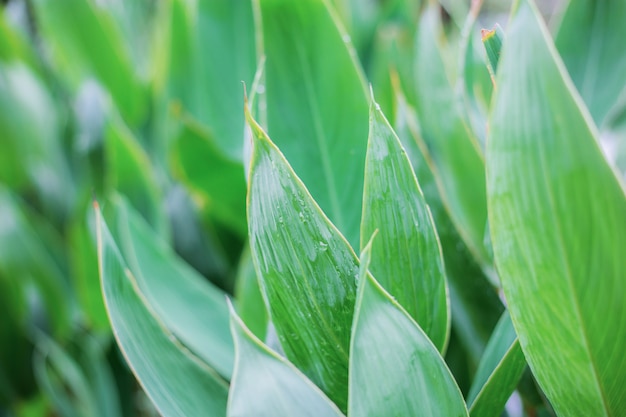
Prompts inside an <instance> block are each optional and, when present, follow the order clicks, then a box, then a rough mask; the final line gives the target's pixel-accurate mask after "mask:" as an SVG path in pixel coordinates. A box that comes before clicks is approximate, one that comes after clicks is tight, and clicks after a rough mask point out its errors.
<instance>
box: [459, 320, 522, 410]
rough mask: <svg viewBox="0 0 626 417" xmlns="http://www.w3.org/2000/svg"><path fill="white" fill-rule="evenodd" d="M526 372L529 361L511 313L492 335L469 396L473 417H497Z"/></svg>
mask: <svg viewBox="0 0 626 417" xmlns="http://www.w3.org/2000/svg"><path fill="white" fill-rule="evenodd" d="M525 368H526V359H525V358H524V353H522V349H521V348H520V345H519V341H518V340H517V334H516V333H515V329H514V328H513V322H512V321H511V316H510V315H509V313H508V311H505V312H504V314H502V317H501V318H500V321H499V322H498V325H497V326H496V328H495V329H494V331H493V334H492V335H491V339H490V340H489V344H488V345H487V348H486V349H485V353H484V354H483V357H482V359H481V361H480V364H479V365H478V370H477V371H476V376H474V382H472V387H471V388H470V391H469V394H467V405H468V406H469V407H470V416H475V417H498V416H500V415H502V411H503V410H504V406H505V405H506V402H507V400H508V399H509V397H510V396H511V394H512V393H513V391H515V387H516V386H517V383H518V382H519V381H520V379H521V377H522V373H523V372H524V369H525Z"/></svg>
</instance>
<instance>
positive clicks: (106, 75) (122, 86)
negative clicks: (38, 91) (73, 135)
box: [33, 0, 147, 126]
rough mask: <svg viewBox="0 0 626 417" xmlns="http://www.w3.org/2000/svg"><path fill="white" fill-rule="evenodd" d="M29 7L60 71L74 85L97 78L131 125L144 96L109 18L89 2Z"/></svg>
mask: <svg viewBox="0 0 626 417" xmlns="http://www.w3.org/2000/svg"><path fill="white" fill-rule="evenodd" d="M33 3H34V7H35V17H36V20H37V24H38V25H37V27H38V28H39V29H40V30H41V32H42V34H43V39H44V40H45V44H46V46H47V47H48V48H49V49H50V52H51V56H52V58H53V62H54V63H55V64H56V66H57V67H58V68H59V69H60V70H61V71H60V73H61V74H63V76H65V77H67V78H69V81H70V82H72V83H73V85H74V86H78V84H79V83H80V82H81V81H83V80H84V78H85V77H88V76H95V77H97V78H98V80H99V81H100V82H101V83H102V85H104V86H105V87H106V89H107V90H108V91H109V92H110V93H111V96H112V98H113V101H114V102H115V104H116V106H117V107H118V109H119V110H120V112H121V113H122V115H123V116H124V118H125V120H126V121H128V122H129V123H130V124H131V125H132V126H136V125H137V124H138V123H139V122H140V121H141V119H142V117H143V115H144V113H145V111H146V101H147V100H146V95H145V94H144V86H143V85H142V83H141V82H140V80H139V78H138V77H137V74H136V73H135V70H134V67H133V63H132V61H131V59H130V53H129V51H128V49H127V47H126V44H125V41H124V39H123V36H122V33H121V31H120V29H119V27H118V26H117V25H116V24H115V21H114V20H113V18H112V16H111V15H110V14H109V13H107V11H106V10H105V9H104V8H102V7H100V6H98V5H97V4H96V2H95V1H94V0H66V1H56V0H36V1H34V2H33Z"/></svg>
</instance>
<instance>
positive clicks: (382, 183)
mask: <svg viewBox="0 0 626 417" xmlns="http://www.w3.org/2000/svg"><path fill="white" fill-rule="evenodd" d="M364 188H365V189H364V194H363V216H362V219H361V246H362V247H363V246H365V244H366V243H367V241H366V240H365V239H367V236H371V235H372V233H374V231H375V230H378V231H379V235H380V236H379V237H378V238H377V239H376V240H375V241H374V242H373V243H372V246H373V250H374V254H373V255H372V258H373V259H372V266H371V268H370V269H371V271H372V273H373V274H376V275H377V276H379V277H380V283H381V285H382V286H383V287H384V288H385V289H386V290H387V291H388V292H389V293H390V294H391V295H392V296H393V297H395V299H396V300H397V301H398V303H399V304H400V305H402V306H403V307H404V308H405V309H406V310H407V312H408V313H409V314H410V315H411V317H412V318H413V319H414V320H415V321H417V322H418V323H420V325H421V326H423V329H424V331H425V333H426V334H427V335H428V337H429V338H430V340H432V342H433V344H434V345H435V346H436V347H437V349H439V351H440V352H443V351H444V349H445V346H446V343H447V340H448V332H449V330H450V317H449V305H448V294H447V285H446V277H445V271H444V264H443V259H442V255H441V247H440V246H439V238H438V236H437V232H436V230H435V225H434V223H433V219H432V216H431V214H430V210H429V208H428V206H427V205H426V200H425V199H424V196H423V195H422V190H421V189H420V187H419V184H418V182H417V179H416V178H415V174H414V173H413V168H412V167H411V163H410V162H409V159H408V157H407V154H406V152H405V150H404V149H403V147H402V145H401V144H400V140H399V139H398V137H397V136H396V134H395V132H394V131H393V129H392V128H391V126H390V125H389V122H388V121H387V119H386V118H385V116H384V115H383V113H382V111H381V110H380V107H379V106H378V104H377V103H376V102H375V101H374V98H373V97H372V103H371V107H370V133H369V142H368V147H367V157H366V161H365V187H364Z"/></svg>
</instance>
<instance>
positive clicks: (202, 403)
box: [96, 209, 228, 417]
mask: <svg viewBox="0 0 626 417" xmlns="http://www.w3.org/2000/svg"><path fill="white" fill-rule="evenodd" d="M96 214H97V225H98V259H99V266H100V279H101V280H102V289H103V292H104V298H105V301H106V306H107V311H108V312H109V318H110V320H111V325H112V327H113V329H114V331H113V334H114V335H115V339H116V340H117V344H118V345H119V347H120V349H121V350H122V352H123V354H124V357H125V358H126V361H127V362H128V364H129V366H130V367H131V369H132V371H133V373H134V374H135V376H136V377H137V379H138V380H139V382H140V384H141V386H142V387H143V389H144V390H145V391H146V393H147V394H148V396H149V397H150V399H151V400H152V402H153V403H154V405H155V406H156V407H157V409H158V410H159V412H160V414H161V415H162V416H163V417H189V416H201V415H211V416H225V415H226V401H227V396H228V385H227V384H226V382H224V380H223V379H222V378H220V377H219V375H217V374H216V373H215V371H213V370H212V369H210V368H209V367H207V366H206V365H204V364H203V363H202V362H201V361H200V360H198V359H197V358H196V357H194V356H193V355H192V354H190V353H189V352H188V351H187V350H186V349H185V348H184V347H183V346H182V345H180V344H179V343H178V342H177V341H176V338H175V337H174V336H173V335H172V334H171V333H169V332H168V331H167V330H166V329H165V327H164V326H163V325H162V324H161V323H160V322H159V321H158V320H157V319H156V316H154V315H153V314H152V312H151V310H150V309H149V308H148V304H147V302H146V301H145V300H144V299H143V296H142V295H141V293H139V289H138V286H137V283H136V282H135V281H134V278H133V276H132V273H131V272H130V270H129V269H128V268H127V267H126V266H125V264H124V261H123V259H122V255H121V254H120V252H119V250H118V248H117V246H116V245H115V242H114V241H113V239H112V237H111V235H110V233H109V231H108V229H107V227H106V224H105V223H104V221H103V220H102V217H101V214H100V211H99V210H98V209H96Z"/></svg>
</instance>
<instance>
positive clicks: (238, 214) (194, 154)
mask: <svg viewBox="0 0 626 417" xmlns="http://www.w3.org/2000/svg"><path fill="white" fill-rule="evenodd" d="M240 86H241V84H240ZM239 111H241V108H240V109H239ZM180 121H181V130H180V133H179V134H178V138H177V139H176V141H175V142H174V146H173V149H172V165H173V170H174V172H175V173H176V174H177V176H178V177H179V178H180V179H181V180H182V181H183V182H184V183H185V184H186V185H187V186H188V187H189V189H190V190H191V193H192V195H193V197H194V199H195V201H196V202H197V203H198V204H199V206H200V207H201V208H202V209H203V210H205V211H206V212H207V214H208V215H209V216H213V217H215V218H216V219H218V220H219V221H221V222H223V223H224V224H226V225H228V226H229V227H230V228H231V229H233V230H234V231H235V232H237V233H239V234H240V235H241V236H245V235H246V232H247V224H246V180H245V176H244V169H243V166H242V165H241V163H240V162H239V161H237V160H234V159H232V158H231V157H228V156H227V155H225V154H224V153H223V152H222V151H221V150H220V148H219V147H218V143H217V142H216V140H215V139H214V136H213V135H211V133H210V132H209V131H207V130H206V129H205V128H204V127H203V126H202V125H201V124H200V123H198V122H197V121H195V120H194V119H192V118H191V117H189V116H182V117H181V118H180ZM240 139H241V140H243V133H242V136H241V137H240Z"/></svg>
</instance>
